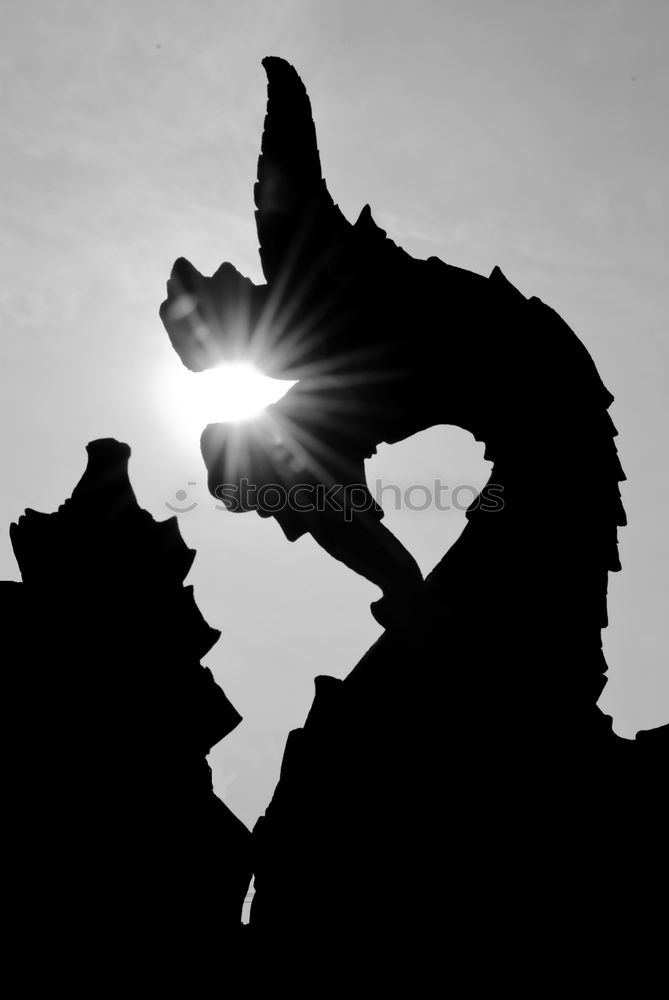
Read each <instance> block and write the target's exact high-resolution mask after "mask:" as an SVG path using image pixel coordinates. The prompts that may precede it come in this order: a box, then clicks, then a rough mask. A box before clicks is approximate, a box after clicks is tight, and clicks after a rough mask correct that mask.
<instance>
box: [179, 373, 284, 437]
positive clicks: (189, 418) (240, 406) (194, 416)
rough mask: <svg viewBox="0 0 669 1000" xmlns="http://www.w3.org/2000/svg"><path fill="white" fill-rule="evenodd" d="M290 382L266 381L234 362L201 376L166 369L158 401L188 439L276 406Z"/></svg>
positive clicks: (268, 378)
mask: <svg viewBox="0 0 669 1000" xmlns="http://www.w3.org/2000/svg"><path fill="white" fill-rule="evenodd" d="M292 385H295V383H294V382H289V381H284V380H281V379H274V378H270V377H269V376H267V375H263V374H262V372H260V371H259V370H258V369H257V368H256V367H255V366H254V365H252V364H250V363H248V362H243V361H234V362H226V363H223V364H220V365H217V366H216V367H215V368H210V369H208V370H207V371H203V372H189V371H187V370H186V369H185V368H182V367H181V366H180V365H174V366H170V372H169V374H168V375H167V377H166V378H165V380H164V382H163V385H162V388H161V397H162V399H163V406H164V407H166V408H167V410H168V412H169V413H170V416H171V419H172V420H173V421H174V422H175V423H176V424H177V426H178V428H179V430H180V431H181V432H185V433H186V434H187V435H188V436H189V437H191V438H192V437H193V436H194V435H197V437H198V438H199V436H200V434H201V433H202V431H203V430H204V428H205V427H206V426H207V424H214V423H239V422H241V421H243V420H250V419H252V418H253V417H255V416H257V415H258V414H259V413H261V412H262V411H263V410H264V409H265V407H267V406H269V405H270V404H271V403H276V402H277V401H278V400H279V399H281V397H282V396H283V395H285V393H286V392H287V391H288V390H289V389H290V387H291V386H292Z"/></svg>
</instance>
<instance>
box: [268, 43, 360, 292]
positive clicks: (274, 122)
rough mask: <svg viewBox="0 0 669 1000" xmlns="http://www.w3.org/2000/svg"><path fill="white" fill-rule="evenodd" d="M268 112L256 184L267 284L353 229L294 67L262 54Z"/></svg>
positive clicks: (302, 266)
mask: <svg viewBox="0 0 669 1000" xmlns="http://www.w3.org/2000/svg"><path fill="white" fill-rule="evenodd" d="M263 66H264V68H265V71H266V73H267V81H268V87H267V115H266V117H265V126H264V131H263V137H262V145H261V150H260V158H259V160H258V180H257V183H256V185H255V188H254V197H255V204H256V213H255V215H256V226H257V230H258V240H259V243H260V259H261V263H262V268H263V272H264V275H265V278H266V279H267V281H268V282H269V283H271V282H274V281H277V280H278V279H279V278H285V279H287V280H290V279H291V277H292V276H293V275H295V276H298V277H299V276H301V275H303V274H304V273H305V271H308V272H310V273H312V274H313V271H314V268H315V267H317V265H318V261H319V260H322V259H323V258H325V257H327V256H328V255H329V254H330V252H331V251H332V250H333V249H334V248H335V247H336V245H337V244H339V243H340V242H341V241H342V240H343V239H345V238H346V236H347V235H348V233H349V232H350V230H351V226H350V224H349V223H348V222H347V221H346V219H345V218H344V216H343V215H342V213H341V212H340V210H339V208H338V207H337V206H336V205H335V203H334V202H333V200H332V198H331V196H330V194H329V192H328V190H327V187H326V184H325V181H324V180H323V176H322V173H321V162H320V156H319V153H318V145H317V142H316V129H315V126H314V122H313V118H312V114H311V104H310V101H309V97H308V95H307V92H306V89H305V87H304V84H303V83H302V81H301V80H300V77H299V76H298V74H297V72H296V71H295V69H294V68H293V67H292V66H291V65H290V63H287V62H286V61H285V60H284V59H279V58H277V57H276V56H268V57H267V58H265V59H263Z"/></svg>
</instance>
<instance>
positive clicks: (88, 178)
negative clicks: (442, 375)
mask: <svg viewBox="0 0 669 1000" xmlns="http://www.w3.org/2000/svg"><path fill="white" fill-rule="evenodd" d="M0 6H1V8H2V25H3V30H2V35H1V37H0V72H1V73H2V81H0V104H1V105H2V113H1V114H0V131H1V135H2V149H3V156H2V163H1V165H0V185H1V203H0V212H1V218H0V255H1V261H0V264H1V270H2V280H1V281H0V330H1V331H2V341H1V343H2V365H1V368H0V399H1V402H2V421H1V422H0V435H1V449H2V450H1V454H2V463H3V465H2V468H3V489H2V506H1V510H0V515H1V516H0V524H2V525H4V528H3V529H2V536H1V539H0V578H4V579H12V578H14V579H16V578H18V570H17V567H16V563H15V560H14V558H13V555H12V552H11V548H10V545H9V538H8V534H7V528H8V525H9V523H10V521H12V520H15V519H16V518H17V517H18V516H19V514H20V513H21V512H22V510H23V509H24V508H25V507H27V506H30V507H34V508H37V509H39V510H44V511H50V510H54V509H55V508H56V507H57V506H58V504H59V503H61V502H62V501H63V500H64V499H65V497H66V496H68V495H69V493H70V492H71V489H72V487H73V486H74V484H75V483H76V481H77V480H78V478H79V477H80V475H81V472H82V469H83V467H84V464H85V452H84V446H85V444H86V442H87V441H89V440H91V439H93V438H95V437H100V436H110V435H111V436H114V437H117V438H119V439H120V440H124V441H127V442H128V443H129V444H130V445H131V447H132V452H133V455H132V459H131V477H132V481H133V484H134V486H135V489H136V492H137V495H138V498H139V501H140V503H141V504H142V506H144V507H146V508H147V509H148V510H150V511H151V512H152V513H153V514H154V516H155V517H157V518H161V519H162V518H164V517H167V516H169V514H170V511H169V509H168V507H167V504H171V505H172V506H173V507H177V508H182V509H183V510H184V512H183V513H181V514H179V520H180V526H181V530H182V533H183V535H184V537H185V539H186V541H187V542H188V544H189V545H192V546H193V547H195V548H197V550H198V556H197V559H196V562H195V567H194V569H193V571H192V574H191V578H190V579H191V582H193V583H194V584H195V587H196V597H197V600H198V603H199V605H200V607H201V609H202V611H203V613H204V615H205V617H206V618H207V620H208V621H209V622H210V623H211V624H212V625H215V626H217V627H218V628H220V629H222V631H223V635H222V638H221V640H220V642H219V643H218V645H217V647H216V648H215V649H214V650H213V651H212V653H211V654H210V655H209V657H208V658H207V660H206V661H205V662H207V664H208V665H210V666H211V667H212V669H213V670H214V671H215V675H216V677H217V679H218V680H219V682H220V683H221V685H222V686H223V687H224V689H225V691H226V693H227V694H228V697H229V698H230V700H231V701H232V702H233V704H234V705H235V706H236V707H237V709H238V710H239V711H240V712H241V714H242V715H243V716H244V717H245V718H244V722H243V723H242V724H241V725H240V727H239V728H238V729H237V730H236V731H235V733H234V734H232V735H231V736H230V737H229V738H228V739H227V740H226V741H225V742H224V743H223V744H221V745H220V746H219V747H218V748H217V749H216V750H215V751H214V752H213V754H212V757H211V762H212V767H213V771H214V780H215V787H216V788H217V790H218V791H219V793H220V794H222V795H223V796H224V797H225V798H226V801H227V802H228V803H229V805H230V806H231V807H232V808H233V809H234V810H235V811H236V812H237V813H238V815H240V816H241V818H243V819H244V820H245V821H246V822H248V823H251V822H253V821H254V820H255V818H256V817H257V815H258V814H259V813H260V812H261V811H262V810H263V809H264V808H265V806H266V804H267V802H268V800H269V798H270V795H271V792H272V789H273V786H274V783H275V781H276V778H277V774H278V768H279V763H280V758H281V753H282V750H283V744H284V742H285V737H286V734H287V731H288V730H289V729H290V728H292V727H295V726H298V725H300V724H301V723H302V721H303V719H304V716H305V713H306V711H307V709H308V707H309V705H310V703H311V700H312V697H313V677H314V676H315V675H316V674H319V673H331V674H335V675H337V676H344V675H345V674H346V673H347V672H348V671H349V670H350V669H351V668H352V667H353V666H354V664H355V663H356V661H357V660H358V658H359V657H360V656H361V655H362V653H363V652H364V651H365V649H366V648H367V647H368V645H369V644H370V642H371V641H372V640H373V639H374V638H375V637H376V636H377V635H378V633H379V628H378V626H377V625H376V624H375V623H374V621H373V619H372V618H371V616H370V614H369V610H368V605H369V602H370V601H371V600H373V599H374V598H375V597H377V596H378V594H377V592H376V591H375V590H374V588H373V587H372V586H371V585H369V584H367V583H366V582H364V581H363V580H361V579H358V578H356V577H354V576H353V575H352V574H351V573H350V572H349V571H348V570H346V569H345V568H344V567H343V566H342V565H340V564H337V563H335V562H334V561H332V560H329V559H328V557H327V556H326V554H325V553H324V552H322V551H321V550H320V549H318V548H317V546H316V545H315V543H313V542H312V541H311V539H309V538H303V539H302V540H300V541H299V542H298V543H296V544H294V545H291V544H289V543H288V542H287V541H286V540H285V538H284V536H283V535H282V533H281V531H280V529H279V527H278V525H277V524H276V523H274V522H273V521H261V520H260V519H259V518H257V517H255V516H254V515H248V516H234V515H231V514H227V513H225V512H221V511H218V510H216V509H215V503H214V501H213V499H211V498H208V495H207V493H206V490H205V487H204V469H203V466H202V463H201V459H200V456H199V448H198V434H197V432H196V431H195V429H193V430H192V433H191V432H190V430H184V428H183V426H181V425H180V422H179V420H178V419H177V417H178V413H179V405H180V404H179V401H178V400H174V405H173V406H172V405H170V400H169V398H168V397H167V394H166V393H165V392H164V391H163V392H161V386H162V385H165V384H167V383H166V381H165V379H166V377H167V375H168V374H169V372H170V371H171V370H172V369H173V366H175V365H178V364H179V362H178V360H177V358H176V355H174V354H173V352H172V349H171V347H170V345H169V342H168V339H167V336H166V334H165V332H164V330H163V328H162V325H161V323H160V321H159V319H158V306H159V303H160V301H161V300H162V298H163V296H164V286H165V281H166V279H167V276H168V274H169V270H170V268H171V265H172V262H173V261H174V259H175V258H176V257H177V256H180V255H185V256H187V257H189V258H190V259H191V260H192V261H193V263H194V264H195V265H196V266H197V267H198V268H199V269H200V270H202V271H204V272H205V273H211V271H213V270H214V269H215V268H216V267H217V266H218V264H219V263H220V262H221V261H222V260H231V261H233V262H234V263H235V264H236V265H237V266H238V267H239V269H240V270H242V271H243V272H245V273H246V274H248V275H250V276H251V277H253V278H254V279H255V280H260V278H261V273H260V268H259V260H258V255H257V245H256V234H255V229H254V223H253V203H252V189H253V182H254V179H255V170H256V161H257V155H258V149H259V143H260V135H261V129H262V121H263V117H264V113H265V99H266V90H265V76H264V72H263V70H262V67H261V65H260V60H261V58H262V57H263V56H265V55H280V56H283V57H285V58H286V59H288V60H290V61H291V62H293V63H294V65H295V66H296V67H297V69H298V71H299V72H300V74H301V75H302V77H303V79H304V81H305V83H306V85H307V88H308V90H309V92H310V96H311V99H312V105H313V108H314V114H315V120H316V125H317V131H318V137H319V145H320V149H321V157H322V163H323V169H324V172H325V175H326V177H327V178H328V182H329V186H330V190H331V192H332V193H333V195H334V197H335V200H337V201H338V203H339V204H340V206H341V207H342V209H343V211H344V212H345V213H346V214H347V215H348V217H349V218H351V219H354V218H355V217H356V216H357V214H358V212H359V210H360V208H361V207H362V206H363V205H364V204H365V202H367V201H369V202H370V203H371V206H372V210H373V212H374V215H375V218H376V220H377V221H378V222H379V224H381V225H382V226H383V227H384V228H386V229H387V230H388V232H389V235H391V236H392V237H393V238H394V239H395V240H396V241H397V242H399V243H401V244H402V245H403V246H404V247H405V248H406V249H407V250H408V251H409V252H410V253H413V254H414V255H415V256H419V257H427V256H430V255H433V254H435V255H437V256H439V257H441V258H442V259H444V260H446V261H448V262H450V263H453V264H457V265H459V266H461V267H467V268H471V269H472V270H475V271H479V272H481V273H484V274H488V273H489V272H490V271H491V270H492V268H493V266H494V265H495V264H498V265H499V266H500V267H501V268H502V270H503V271H504V272H505V274H506V275H507V277H508V278H509V279H510V280H511V281H512V282H513V283H514V284H515V285H516V286H517V287H518V288H520V290H521V291H522V292H524V293H525V294H526V295H538V296H540V297H541V298H542V299H544V301H546V302H547V303H548V304H550V305H552V306H553V307H554V308H556V309H557V310H558V311H559V312H560V313H561V315H562V316H563V317H564V319H565V320H566V321H567V322H568V323H569V324H570V325H571V326H572V327H573V328H574V329H575V331H576V332H577V334H578V335H579V336H580V338H581V339H582V340H583V342H584V343H585V344H586V346H587V347H588V349H589V350H590V352H591V354H592V355H593V357H594V359H595V362H596V364H597V366H598V368H599V371H600V373H601V375H602V378H603V380H604V382H605V384H606V385H607V387H608V388H609V389H610V390H611V392H613V394H614V395H615V397H616V401H615V403H614V405H613V407H612V410H611V413H612V416H613V419H614V422H615V424H616V425H617V427H618V429H619V431H620V437H619V439H618V446H619V451H620V455H621V460H622V464H623V467H624V469H625V471H626V473H627V476H628V479H629V482H628V483H627V484H625V487H624V495H623V500H624V503H625V507H626V509H627V512H628V517H629V521H630V526H629V527H628V528H626V529H623V530H622V531H621V554H622V562H623V573H622V574H618V575H617V576H614V577H613V578H612V579H611V583H610V620H611V625H610V627H609V629H608V630H607V632H606V633H605V651H606V655H607V659H608V663H609V667H610V671H609V678H610V679H609V683H608V686H607V688H606V690H605V693H604V695H603V697H602V700H601V702H600V704H601V706H602V708H603V709H604V710H605V711H606V712H607V713H609V714H611V715H613V717H614V728H615V729H616V730H617V731H618V732H620V733H621V734H623V735H626V736H632V735H633V734H634V733H635V732H636V730H638V729H640V728H648V727H651V726H654V725H659V724H661V723H663V722H666V721H667V720H669V674H668V670H669V667H668V658H667V651H668V650H667V647H668V645H669V618H668V615H667V596H668V591H669V586H668V575H669V573H668V569H667V567H668V566H669V529H668V526H667V506H668V504H667V487H668V485H669V473H668V469H667V447H666V436H667V421H666V416H667V405H666V397H667V385H666V380H667V377H668V375H669V365H668V363H667V362H668V360H669V350H668V347H667V343H668V337H669V330H668V329H667V318H668V315H669V309H668V300H669V296H668V293H667V263H668V260H667V257H668V255H667V238H668V237H667V232H668V229H669V211H668V208H667V177H669V163H668V159H669V158H668V156H667V153H668V151H669V130H667V118H668V112H669V63H668V60H667V57H666V52H667V48H668V45H669V4H667V3H666V2H664V0H628V2H624V0H561V2H560V3H554V2H552V0H506V2H504V3H501V2H495V0H489V2H485V0H460V2H456V0H411V2H401V0H397V2H393V0H354V2H351V0H293V2H291V0H245V2H228V0H188V2H187V3H185V2H175V0H105V2H104V3H102V2H99V3H95V2H90V0H88V2H86V0H20V2H19V0H14V2H11V0H0ZM487 470H488V465H487V463H485V462H484V461H483V458H482V446H481V445H477V444H476V443H475V442H474V441H473V440H472V439H471V437H470V436H468V435H466V434H465V433H463V432H461V431H458V430H455V429H448V428H440V429H436V430H432V431H428V432H426V433H425V434H422V435H418V436H417V437H415V438H413V439H411V440H410V441H407V442H404V443H402V444H400V445H396V446H393V447H392V448H391V447H385V448H383V449H381V451H380V454H379V456H378V457H377V458H376V459H375V460H374V461H373V462H371V463H369V479H370V480H371V481H372V483H374V481H375V480H377V479H382V480H383V481H384V482H394V483H399V484H401V485H404V486H407V485H410V484H411V483H422V482H427V483H428V484H429V483H431V482H433V481H434V479H435V478H441V480H442V481H443V482H445V483H448V484H450V485H454V484H457V483H466V484H472V485H477V486H480V485H482V483H483V482H484V481H485V479H486V476H487ZM189 483H191V484H192V483H194V484H195V485H188V484H189ZM559 487H560V488H559V491H558V494H557V496H558V499H557V501H556V509H555V513H554V516H555V517H556V518H559V517H560V505H562V504H587V505H588V506H591V505H592V504H593V503H596V497H595V496H593V495H592V493H591V491H590V487H589V484H588V483H574V482H570V481H569V478H568V470H565V478H564V481H563V482H562V483H560V484H559ZM177 491H185V492H186V499H183V494H182V493H179V497H177ZM193 503H195V504H197V506H196V507H194V508H193V509H191V510H186V509H185V508H188V507H191V505H192V504H193ZM386 523H387V524H388V525H389V526H390V527H391V528H392V529H393V530H395V531H396V532H397V533H398V535H399V536H400V537H401V538H402V540H403V541H404V542H405V543H406V544H407V545H408V546H409V547H410V548H411V550H412V551H413V552H414V553H415V554H416V556H417V558H418V559H419V562H420V563H421V566H422V568H423V569H424V570H428V569H430V568H431V567H432V565H434V564H435V563H436V562H437V561H438V560H439V558H440V556H441V555H442V554H443V552H444V551H445V549H446V548H447V546H448V545H449V544H450V543H451V542H452V541H453V540H454V538H455V537H457V534H458V532H459V531H460V530H461V528H462V527H463V524H464V521H463V517H462V515H461V514H457V513H440V512H435V511H425V512H420V513H419V512H411V511H406V510H404V511H400V512H394V511H392V510H391V511H389V512H388V515H387V522H386ZM92 669H94V664H92ZM444 717H445V719H446V720H447V719H448V707H447V706H445V716H444ZM158 759H159V757H158Z"/></svg>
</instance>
